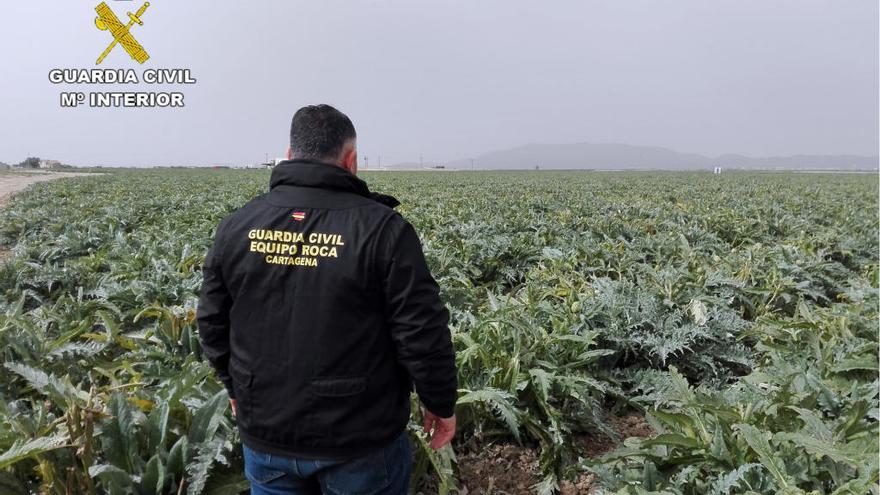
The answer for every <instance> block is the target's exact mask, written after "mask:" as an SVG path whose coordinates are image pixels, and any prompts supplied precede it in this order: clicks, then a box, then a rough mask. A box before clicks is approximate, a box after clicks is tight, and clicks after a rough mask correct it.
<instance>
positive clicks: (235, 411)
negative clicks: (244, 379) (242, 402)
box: [229, 399, 238, 418]
mask: <svg viewBox="0 0 880 495" xmlns="http://www.w3.org/2000/svg"><path fill="white" fill-rule="evenodd" d="M229 405H230V406H232V417H233V418H234V417H236V416H238V403H237V402H235V399H229Z"/></svg>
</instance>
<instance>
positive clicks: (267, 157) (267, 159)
mask: <svg viewBox="0 0 880 495" xmlns="http://www.w3.org/2000/svg"><path fill="white" fill-rule="evenodd" d="M263 163H269V153H266V161H265V162H263Z"/></svg>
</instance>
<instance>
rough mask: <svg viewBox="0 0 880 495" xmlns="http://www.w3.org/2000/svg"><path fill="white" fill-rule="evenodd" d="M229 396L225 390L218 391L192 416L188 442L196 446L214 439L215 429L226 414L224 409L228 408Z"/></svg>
mask: <svg viewBox="0 0 880 495" xmlns="http://www.w3.org/2000/svg"><path fill="white" fill-rule="evenodd" d="M228 399H229V396H228V395H227V393H226V390H220V391H219V392H217V393H216V394H214V395H213V396H212V397H211V398H210V399H208V400H206V401H205V403H204V404H202V406H201V407H200V408H199V409H198V410H197V411H196V412H195V414H193V420H192V424H191V425H190V427H189V434H188V435H187V436H188V438H189V442H190V443H191V444H198V443H201V442H205V441H209V440H211V439H212V438H214V434H215V433H216V432H217V428H218V427H219V426H220V421H221V420H222V419H223V415H224V414H226V408H227V407H228V406H229V400H228Z"/></svg>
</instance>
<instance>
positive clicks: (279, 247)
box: [198, 105, 457, 495]
mask: <svg viewBox="0 0 880 495" xmlns="http://www.w3.org/2000/svg"><path fill="white" fill-rule="evenodd" d="M356 173H357V147H356V134H355V129H354V126H353V125H352V123H351V120H349V118H348V117H347V116H345V115H344V114H343V113H341V112H339V111H338V110H336V109H335V108H333V107H331V106H328V105H317V106H308V107H304V108H301V109H300V110H298V111H297V112H296V114H295V115H294V116H293V122H292V123H291V129H290V150H289V151H288V160H287V161H284V162H281V163H280V164H278V165H277V166H276V167H275V169H274V170H273V172H272V177H271V181H270V185H269V188H270V189H269V192H268V193H267V194H263V195H261V196H258V197H257V198H255V199H253V200H252V201H250V202H249V203H247V204H246V205H245V206H243V207H242V208H241V209H239V210H237V211H235V212H233V213H232V214H231V215H229V216H228V217H226V218H224V219H223V220H222V221H221V222H220V224H219V226H218V227H217V232H216V235H215V239H214V245H213V247H212V248H211V249H210V250H209V251H208V254H207V255H206V257H205V263H204V267H203V273H204V282H203V285H202V292H201V297H200V299H199V307H198V325H199V335H200V338H201V342H202V348H203V350H204V354H205V356H206V357H207V358H208V360H209V361H210V363H211V365H212V366H213V367H214V368H215V370H216V372H217V375H218V377H219V378H220V380H221V381H222V382H223V384H224V385H225V387H226V389H227V390H228V392H229V396H230V400H231V404H232V410H233V414H234V415H235V417H236V422H237V423H238V428H239V432H240V433H241V438H242V442H243V443H244V458H245V474H246V476H247V478H248V479H249V480H250V482H251V489H252V491H251V493H253V494H254V495H260V494H282V493H284V494H305V493H329V494H345V493H361V494H366V493H370V494H402V493H406V491H407V487H408V484H409V477H410V471H411V467H412V457H411V455H412V454H411V450H410V449H411V447H410V445H409V438H408V436H407V433H406V425H407V423H408V420H409V415H410V407H409V404H410V399H409V394H410V391H411V390H412V387H413V385H414V386H415V391H416V393H417V394H418V396H419V399H420V400H421V402H422V405H423V406H424V427H425V431H426V432H427V431H433V433H432V437H431V447H433V448H435V449H437V448H440V447H442V446H443V445H445V444H447V443H448V442H449V441H450V440H451V439H452V437H453V435H454V434H455V415H454V406H455V400H456V388H457V379H456V370H455V355H454V350H453V347H452V342H451V338H450V334H449V329H448V327H447V323H448V318H449V314H448V312H447V311H446V308H445V307H444V305H443V303H442V302H441V301H440V297H439V288H438V286H437V283H436V282H435V280H434V279H433V277H432V276H431V274H430V272H429V270H428V267H427V265H426V263H425V258H424V254H423V253H422V249H421V245H420V243H419V239H418V237H417V235H416V232H415V230H414V229H413V227H412V226H411V225H410V224H409V223H408V222H407V221H406V220H404V219H403V217H401V216H400V215H399V214H398V213H397V212H395V211H394V210H393V207H394V206H396V205H397V204H399V203H398V202H397V201H396V200H395V199H394V198H392V197H390V196H384V195H379V194H375V193H371V192H370V190H369V189H368V188H367V185H366V183H365V182H363V181H362V180H360V179H359V178H357V177H356V175H355V174H356Z"/></svg>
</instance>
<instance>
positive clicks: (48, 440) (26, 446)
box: [0, 435, 68, 469]
mask: <svg viewBox="0 0 880 495" xmlns="http://www.w3.org/2000/svg"><path fill="white" fill-rule="evenodd" d="M67 441H68V439H67V437H66V436H60V435H59V436H52V437H38V438H34V439H32V440H29V441H27V442H16V443H14V444H13V445H12V447H10V448H9V449H8V450H7V451H6V452H3V453H2V454H0V469H5V468H7V467H9V466H11V465H13V464H15V463H17V462H20V461H23V460H25V459H28V458H31V457H34V456H37V455H40V454H43V453H46V452H49V451H52V450H55V449H60V448H64V447H68V444H67Z"/></svg>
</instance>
